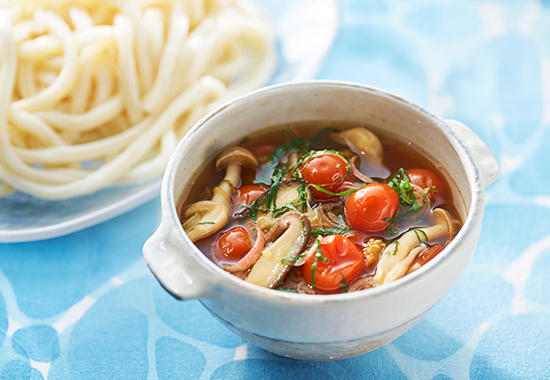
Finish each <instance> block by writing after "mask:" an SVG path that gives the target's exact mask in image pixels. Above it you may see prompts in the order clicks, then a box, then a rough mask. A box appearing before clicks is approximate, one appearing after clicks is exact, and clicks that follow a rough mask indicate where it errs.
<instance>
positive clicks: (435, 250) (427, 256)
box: [411, 244, 443, 266]
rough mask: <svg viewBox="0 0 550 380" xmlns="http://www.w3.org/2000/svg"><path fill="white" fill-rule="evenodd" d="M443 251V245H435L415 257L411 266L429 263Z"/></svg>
mask: <svg viewBox="0 0 550 380" xmlns="http://www.w3.org/2000/svg"><path fill="white" fill-rule="evenodd" d="M441 251H443V247H442V246H441V245H439V244H436V245H433V246H431V247H430V248H428V249H427V250H425V251H424V252H422V253H421V254H420V255H419V256H418V257H417V258H416V259H414V261H413V263H412V264H411V266H413V265H415V264H420V265H421V266H422V265H424V264H426V263H428V262H429V261H430V260H431V259H433V258H434V257H436V256H437V255H439V252H441Z"/></svg>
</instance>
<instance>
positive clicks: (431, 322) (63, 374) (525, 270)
mask: <svg viewBox="0 0 550 380" xmlns="http://www.w3.org/2000/svg"><path fill="white" fill-rule="evenodd" d="M342 5H343V12H342V20H343V23H344V26H343V29H342V32H341V36H340V38H339V40H337V43H336V47H335V48H334V50H333V52H332V54H331V55H330V56H329V58H328V62H327V64H326V66H325V68H324V70H323V71H322V74H321V76H322V77H324V78H330V79H344V80H356V81H361V82H365V83H368V84H372V85H376V86H378V87H384V88H387V89H389V90H391V91H394V92H398V93H402V94H404V95H405V96H407V97H409V98H412V99H413V100H416V101H417V102H419V103H421V104H424V105H425V106H426V107H428V108H429V109H430V110H431V111H433V112H434V113H437V114H439V115H440V116H442V117H454V118H458V119H461V120H462V121H464V122H466V123H467V124H470V127H472V128H473V129H474V130H476V132H478V133H479V134H480V135H481V136H482V137H483V138H484V139H486V141H487V143H488V144H489V146H490V147H491V149H493V150H494V151H495V153H496V155H497V158H498V159H499V161H500V163H501V166H502V174H501V178H500V179H499V180H498V181H497V182H496V183H495V184H493V185H492V186H491V187H490V188H489V189H488V193H487V195H488V197H487V199H488V207H489V209H488V212H487V215H486V221H487V220H488V221H490V222H491V223H493V224H486V225H485V226H484V232H483V233H482V238H481V239H482V241H481V243H480V247H479V248H478V250H477V252H476V255H475V257H474V260H473V262H472V264H471V266H470V267H469V269H468V270H467V272H466V274H465V277H464V279H463V280H461V281H460V282H459V285H457V286H458V287H459V289H457V290H453V291H452V292H451V294H450V295H449V297H448V299H450V301H448V299H446V300H444V301H443V302H442V304H441V305H439V306H438V307H436V308H435V309H434V311H433V312H432V313H431V314H430V315H429V316H428V317H427V318H426V320H425V321H426V322H424V321H423V322H421V324H420V325H419V326H417V327H416V328H413V329H412V330H411V331H410V332H409V333H407V334H405V336H403V337H402V338H400V339H398V340H397V341H395V342H394V343H391V344H389V345H387V346H386V347H384V348H381V349H379V350H377V351H375V352H373V353H370V354H367V355H364V356H362V357H360V358H355V359H351V360H348V361H344V362H337V363H325V364H313V363H310V364H308V365H307V366H303V365H301V364H297V363H296V362H293V361H290V360H286V359H282V358H278V357H275V356H272V355H270V354H267V353H265V352H263V351H261V350H259V349H257V348H255V347H253V346H250V345H248V344H243V343H242V342H239V340H238V339H237V338H227V339H228V340H231V339H234V340H235V339H236V340H235V342H236V343H235V344H232V345H229V346H228V347H226V346H224V344H221V343H220V342H218V341H216V340H215V338H212V337H211V336H208V335H204V334H203V335H204V336H206V337H205V338H201V336H203V335H201V334H200V329H206V328H212V326H215V323H216V322H212V321H210V320H209V319H208V318H209V317H206V318H205V319H204V325H203V326H201V325H198V326H195V327H193V328H195V329H196V330H192V329H191V330H185V331H186V332H185V333H182V332H181V331H180V330H179V329H180V327H181V326H180V327H174V325H173V324H172V322H167V319H166V316H165V315H164V313H165V311H162V310H160V309H159V308H158V307H155V306H154V305H153V304H152V302H149V301H148V298H147V297H145V296H146V295H145V296H144V297H145V298H146V299H145V300H143V299H141V298H140V297H136V298H135V299H133V298H129V299H128V300H127V302H128V305H130V306H131V307H133V308H134V309H135V310H138V311H139V313H140V315H143V316H144V317H145V319H146V321H147V326H148V327H147V331H146V336H147V339H146V342H147V343H146V345H147V347H146V348H145V349H146V363H145V367H146V372H145V374H146V377H148V378H151V379H157V378H170V377H169V376H168V377H167V375H166V373H169V372H162V370H165V369H168V370H170V368H172V367H170V365H167V364H166V362H165V361H163V360H164V359H165V357H163V356H162V355H157V351H156V349H155V347H156V346H155V344H156V342H157V341H158V340H159V339H162V338H164V337H167V338H171V339H174V341H175V342H181V343H182V344H183V343H184V344H186V345H187V346H185V347H191V348H192V349H196V350H197V352H199V354H197V355H196V356H194V357H188V358H187V357H175V358H171V359H173V363H179V367H178V366H175V365H173V368H176V367H178V368H183V369H184V372H173V373H172V376H173V377H174V378H177V377H181V378H194V377H197V378H202V379H209V378H211V377H215V378H235V379H236V378H245V377H247V376H246V375H248V377H247V378H260V376H261V377H266V378H279V376H278V375H281V376H283V374H284V376H285V377H288V376H292V375H294V376H296V377H297V376H301V377H308V376H313V375H318V377H320V378H323V376H324V375H327V376H332V377H333V378H397V377H399V376H400V377H406V378H408V379H411V380H417V379H433V378H451V379H456V380H458V379H469V378H483V379H500V378H533V379H537V378H548V376H549V375H548V373H549V369H548V367H549V364H548V357H550V349H549V345H548V343H550V335H549V333H548V330H550V328H549V327H548V326H549V325H548V324H547V323H548V322H549V321H550V317H549V316H550V305H549V303H550V301H549V297H548V287H547V285H546V284H547V283H548V282H549V281H550V275H548V274H546V275H545V274H544V273H550V268H548V267H546V268H544V267H542V268H541V266H543V265H546V266H548V264H549V263H550V260H549V259H548V256H549V255H550V218H549V216H550V211H549V209H550V190H549V188H548V187H545V186H543V185H544V184H548V183H549V182H548V180H546V182H544V181H543V185H541V186H537V184H538V179H537V177H536V176H537V174H536V173H537V172H536V170H535V169H540V168H542V169H546V170H547V172H548V169H550V164H549V162H550V160H548V159H546V160H547V161H546V162H545V163H544V162H543V163H542V164H541V163H539V164H533V158H536V157H540V154H541V152H543V151H545V150H546V148H547V147H549V146H550V142H549V140H550V136H549V128H548V126H549V125H550V10H549V9H548V6H549V5H550V4H549V2H548V1H542V2H538V1H506V2H497V1H481V2H479V1H473V0H472V1H466V2H465V1H458V0H457V1H446V2H444V3H441V2H440V1H436V0H427V1H418V2H414V3H411V2H406V1H399V0H392V1H389V0H388V1H382V0H379V1H369V2H366V1H363V0H348V1H342ZM362 33H363V34H364V36H363V35H362ZM362 37H365V38H362ZM508 44H509V45H508ZM507 46H510V48H509V49H512V50H513V51H508V50H507ZM524 46H527V48H526V50H521V51H516V50H515V49H516V48H519V49H521V48H522V47H524ZM529 47H531V48H532V49H531V50H529ZM407 51H408V52H407ZM411 51H412V53H411ZM503 52H504V53H503ZM533 52H534V53H533ZM531 53H533V57H532V58H531V61H529V60H528V59H526V61H527V62H528V63H529V62H530V64H531V65H530V66H529V64H527V66H518V67H517V71H514V70H513V69H514V68H512V69H510V68H507V69H502V66H501V64H503V63H502V60H503V57H504V58H506V57H512V58H514V56H515V55H516V54H517V55H520V54H525V55H529V54H531ZM521 62H525V61H520V63H521ZM530 67H535V68H536V69H535V70H526V69H528V68H530ZM507 70H508V71H507ZM527 71H529V73H530V74H529V75H531V74H532V75H534V76H535V80H534V81H533V79H532V78H531V77H529V76H527V77H525V75H524V74H526V72H527ZM514 72H515V73H516V74H514V75H517V79H518V81H517V82H514V81H512V80H508V79H509V78H508V77H507V76H508V74H510V73H514ZM415 75H416V76H417V77H420V79H418V78H417V77H415ZM476 75H480V76H479V77H478V76H476ZM537 78H538V79H537ZM526 82H527V83H531V82H533V83H537V86H540V91H538V90H536V89H532V90H533V91H532V92H533V94H531V92H530V91H531V88H527V89H526V88H524V87H525V86H524V87H522V85H524V83H526ZM503 83H504V84H503ZM526 96H527V98H528V100H529V102H525V107H524V108H522V107H520V112H517V113H514V112H511V111H510V109H514V107H515V105H514V103H515V102H518V103H521V102H524V99H525V97H526ZM521 104H523V103H521ZM533 104H539V106H537V107H533V106H532V105H533ZM530 165H531V166H533V165H535V169H533V171H532V173H533V175H534V176H535V177H528V176H527V175H525V174H522V173H523V172H525V170H526V169H528V168H529V167H530ZM536 165H538V166H536ZM527 173H530V172H529V171H528V170H527ZM545 175H547V174H545ZM530 180H532V181H533V182H532V183H530ZM522 183H524V184H525V185H531V186H535V190H532V189H531V190H529V191H522V190H521V186H520V184H522ZM518 189H520V190H519V191H518ZM147 212H150V208H147V209H145V210H137V211H135V213H136V214H135V215H138V216H139V215H141V214H143V213H147ZM140 213H141V214H140ZM535 214H536V215H535ZM141 217H144V218H147V217H148V215H145V216H143V215H141ZM503 218H508V219H507V220H505V221H503V220H502V219H503ZM109 223H111V224H109ZM117 223H119V222H118V221H117V220H115V221H112V222H108V223H106V224H105V225H106V226H107V227H105V228H110V226H113V227H117ZM499 223H500V224H499ZM525 225H527V226H528V228H525V227H524V226H525ZM118 228H120V227H118ZM147 231H149V232H152V228H150V229H149V230H147ZM149 232H146V233H142V234H141V235H143V236H141V235H140V238H145V237H146V235H147V233H149ZM511 235H517V236H515V237H514V238H512V237H511ZM79 236H82V235H78V234H77V235H75V237H74V239H73V240H72V241H77V240H78V239H79ZM69 242H71V239H70V238H69ZM44 244H47V243H44ZM74 244H76V243H74ZM106 248H107V247H102V248H97V249H106ZM10 249H13V250H14V252H15V250H16V249H15V248H14V246H9V245H8V246H0V253H2V251H1V250H6V251H10ZM36 249H40V246H38V247H37V248H36ZM65 249H71V247H70V244H69V247H68V248H65ZM8 253H9V252H8ZM112 254H113V255H116V254H117V252H116V251H115V252H112ZM501 254H502V255H501ZM500 255H501V256H500ZM139 256H140V255H139V252H137V253H136V257H135V264H134V265H132V266H130V267H129V268H127V269H124V270H121V271H120V272H117V273H116V275H114V276H112V277H111V278H110V279H108V280H107V281H104V283H103V284H102V285H101V286H98V287H97V286H96V287H95V288H93V289H92V290H90V291H89V292H88V294H87V295H86V296H84V297H83V298H81V299H80V300H79V301H78V302H76V303H74V304H73V305H72V306H71V307H69V308H67V309H66V310H64V311H62V312H60V313H58V314H56V315H54V316H53V317H47V318H31V317H29V316H27V315H26V314H25V313H24V312H22V311H21V310H20V307H19V304H18V294H17V290H14V289H16V288H15V287H14V286H12V284H11V282H10V277H9V276H8V275H6V274H5V273H4V272H2V271H0V295H1V296H2V298H3V300H4V302H5V303H6V311H7V316H8V327H7V331H6V338H5V339H4V341H3V344H2V346H1V347H0V377H2V376H4V375H6V374H7V375H6V376H7V378H9V375H10V374H14V373H16V372H17V368H16V369H14V368H15V367H14V366H13V365H12V363H15V362H17V361H20V362H25V363H27V366H28V367H29V368H32V369H33V370H32V372H28V373H27V374H28V377H27V378H32V379H39V378H44V379H47V378H50V379H58V378H70V377H75V372H74V371H75V369H74V367H73V366H72V363H73V362H74V360H76V359H75V355H78V354H77V353H75V347H74V342H73V341H72V338H74V335H76V334H80V333H81V332H80V331H79V332H78V333H77V332H75V331H76V330H77V328H78V325H79V323H81V321H83V320H84V319H85V318H86V316H87V315H90V314H89V313H91V312H93V311H94V310H99V306H101V305H100V304H108V305H110V304H109V302H112V301H108V299H109V297H113V296H114V294H116V292H118V291H119V290H120V289H122V290H124V289H126V290H127V288H128V287H132V286H134V285H133V284H136V283H138V282H140V281H145V282H146V286H145V288H144V289H157V290H158V285H157V284H156V283H155V282H154V281H153V280H152V279H151V275H150V273H149V272H148V271H147V269H146V268H145V266H144V264H143V262H142V261H141V258H140V257H139ZM1 264H2V262H1V261H0V266H1ZM21 265H24V263H21ZM541 273H543V274H542V275H541ZM52 281H55V279H52ZM470 281H473V285H470ZM476 281H478V282H479V284H480V285H484V286H485V289H484V288H483V287H480V288H477V287H476V286H477V284H478V282H476ZM484 281H485V282H484ZM128 284H130V285H128ZM71 285H72V284H70V283H69V284H67V286H71ZM75 286H76V285H75ZM488 288H490V289H488ZM140 289H142V288H140ZM533 289H535V290H536V289H538V290H539V291H540V290H543V291H545V292H546V295H544V294H542V295H541V296H533ZM487 290H489V291H490V292H489V293H488V294H489V295H488V296H484V293H486V291H487ZM151 291H152V290H151ZM155 291H156V290H155ZM155 294H157V293H155ZM151 297H153V296H151ZM484 297H485V298H484ZM498 297H502V299H501V298H498ZM153 298H154V299H155V300H156V301H158V296H154V297H153ZM153 298H151V299H153ZM116 306H117V305H116V304H114V303H113V304H112V307H113V310H119V309H117V308H116ZM193 310H195V309H193ZM0 311H1V310H0ZM113 313H115V311H113ZM195 313H196V311H195ZM94 315H95V314H94ZM0 317H1V315H0ZM0 322H1V321H0ZM128 322H129V323H130V322H131V321H130V320H129V321H128ZM101 323H102V322H101V320H97V324H98V325H101ZM38 325H43V326H44V325H45V326H51V327H52V328H53V330H55V332H56V333H57V335H58V338H57V337H56V339H58V341H59V352H58V354H56V355H55V359H54V360H52V361H48V360H43V359H40V357H39V356H40V355H38V354H36V353H33V349H36V348H37V347H39V346H40V344H41V343H40V342H36V343H35V345H36V346H32V344H31V343H29V342H19V343H21V345H19V346H18V342H15V341H14V338H13V337H14V334H17V332H18V331H21V330H22V329H26V328H29V327H32V326H38ZM0 326H1V324H0ZM183 328H186V327H185V326H184V327H183ZM98 331H99V330H98ZM197 331H198V332H199V333H197ZM442 335H443V336H445V339H443V338H441V336H442ZM447 338H448V339H447ZM224 339H225V338H224ZM415 339H419V341H418V342H415V341H414V340H415ZM422 339H425V340H422ZM222 343H223V342H222ZM232 343H234V342H232ZM90 344H91V343H90ZM530 346H531V348H532V349H528V348H526V347H530ZM16 347H19V348H16ZM136 349H137V348H136ZM25 352H26V354H24V353H25ZM527 353H528V354H527ZM518 354H519V355H522V354H524V355H526V356H523V359H522V360H516V359H517V357H516V355H518ZM37 355H38V356H37ZM94 355H95V356H93V357H90V361H92V360H96V359H97V358H98V357H101V353H99V354H98V353H95V354H94ZM164 355H165V356H166V355H167V354H166V353H165V354H164ZM174 355H176V353H174ZM537 355H538V356H537ZM25 356H28V357H30V359H28V358H25ZM168 356H169V354H168ZM531 357H532V359H531ZM203 358H204V363H203V364H197V363H199V362H200V363H202V362H201V360H203ZM541 358H542V360H541ZM544 358H546V360H545V359H544ZM103 359H105V360H107V362H108V358H103ZM239 363H247V366H241V367H239V366H238V365H237V364H239ZM259 363H260V364H259ZM261 363H263V364H261ZM266 363H268V364H266ZM114 364H115V363H113V365H114ZM10 365H12V366H11V367H10ZM94 365H95V364H93V363H91V364H90V368H89V372H87V374H88V375H86V373H84V372H78V371H77V372H78V373H77V374H80V376H81V377H83V378H97V376H96V375H97V372H94ZM195 366H198V367H197V368H198V370H197V372H186V371H192V370H193V368H195ZM528 366H529V368H527V367H528ZM29 368H27V369H28V370H29V371H30V369H29ZM2 371H4V373H2ZM6 371H12V372H6ZM13 371H15V372H13ZM262 371H263V372H262ZM265 371H269V372H265ZM293 371H295V372H293ZM17 373H19V372H17ZM191 373H195V376H193V375H191ZM186 374H188V375H189V376H190V377H188V376H187V375H186ZM268 375H269V376H268ZM325 377H326V376H325Z"/></svg>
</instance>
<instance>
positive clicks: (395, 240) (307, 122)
mask: <svg viewBox="0 0 550 380" xmlns="http://www.w3.org/2000/svg"><path fill="white" fill-rule="evenodd" d="M497 176H498V164H497V162H496V160H495V159H494V157H493V155H492V154H491V152H490V151H489V150H488V148H487V147H486V146H485V144H484V143H483V142H482V141H481V140H480V139H479V138H478V137H477V136H476V135H475V134H474V133H473V132H472V131H471V130H469V129H468V128H467V127H466V126H464V125H463V124H460V123H458V122H456V121H442V120H440V119H438V118H437V117H435V116H433V115H431V114H430V113H428V112H427V111H425V110H424V109H422V108H421V107H419V106H417V105H415V104H413V103H411V102H409V101H406V100H404V99H402V98H399V97H397V96H395V95H392V94H389V93H387V92H384V91H380V90H377V89H373V88H370V87H366V86H362V85H356V84H349V83H342V82H320V81H314V82H307V83H297V84H287V85H279V86H273V87H268V88H265V89H262V90H259V91H256V92H253V93H250V94H248V95H245V96H243V97H241V98H238V99H236V100H234V101H232V102H231V103H229V104H226V105H225V106H223V107H221V108H219V109H218V110H216V111H214V112H212V113H211V114H210V115H208V116H207V117H205V118H204V119H202V120H201V121H200V122H199V123H198V124H197V125H196V126H195V127H194V129H193V130H192V131H191V132H190V133H189V135H188V136H187V137H186V138H185V139H184V140H183V141H182V142H181V143H180V145H179V147H178V148H177V150H176V152H175V153H174V155H173V156H172V159H171V161H170V164H169V165H168V168H167V171H166V174H165V177H164V180H163V187H162V195H161V197H162V221H161V225H160V227H159V229H158V230H157V232H156V233H155V234H154V235H153V236H152V237H151V238H150V239H149V240H148V241H147V243H146V244H145V246H144V255H145V259H146V261H147V263H148V265H149V267H150V268H151V270H152V272H153V273H154V274H155V276H156V277H157V278H158V280H159V281H160V283H161V284H162V285H163V286H164V288H165V289H166V290H167V291H168V292H170V293H171V294H172V295H173V296H174V297H176V298H178V299H182V300H187V299H199V300H200V301H201V303H202V304H203V305H204V307H205V308H206V309H207V310H208V311H209V312H210V313H211V314H212V315H213V316H214V317H216V318H217V319H218V320H220V321H221V322H222V323H223V324H224V325H225V326H227V327H228V328H230V329H231V330H232V331H234V332H235V333H237V334H239V335H240V336H242V337H243V338H245V339H247V340H249V341H250V342H252V343H254V344H256V345H258V346H260V347H262V348H264V349H266V350H268V351H271V352H274V353H277V354H280V355H284V356H288V357H293V358H297V359H305V360H334V359H342V358H346V357H351V356H355V355H359V354H362V353H365V352H368V351H370V350H373V349H375V348H377V347H379V346H381V345H383V344H385V343H387V342H389V341H391V340H393V339H395V338H397V337H398V336H400V335H401V334H403V333H404V332H406V331H407V330H408V329H410V328H411V327H412V326H414V325H415V324H416V323H417V322H418V321H419V320H420V319H421V318H422V317H423V316H425V315H426V314H427V313H428V312H429V310H431V309H432V308H433V307H434V306H435V305H436V304H437V303H438V302H439V301H440V300H441V299H442V298H443V297H444V296H445V294H446V293H447V292H448V291H449V290H450V289H451V287H452V286H453V285H454V283H455V282H456V281H457V280H458V278H459V277H460V276H461V274H462V273H463V272H464V270H465V269H466V266H467V265H468V263H469V261H470V259H471V257H472V254H473V252H474V249H475V245H476V243H477V240H478V237H479V232H480V229H481V222H482V215H483V207H484V188H485V186H487V185H488V184H489V183H491V182H492V181H493V180H495V179H496V178H497ZM197 328H200V326H197Z"/></svg>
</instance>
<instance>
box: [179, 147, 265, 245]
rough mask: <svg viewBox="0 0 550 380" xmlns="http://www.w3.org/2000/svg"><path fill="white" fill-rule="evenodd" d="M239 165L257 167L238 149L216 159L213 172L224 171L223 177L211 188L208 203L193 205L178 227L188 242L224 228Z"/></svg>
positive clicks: (230, 149) (252, 160) (244, 151)
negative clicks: (215, 170)
mask: <svg viewBox="0 0 550 380" xmlns="http://www.w3.org/2000/svg"><path fill="white" fill-rule="evenodd" d="M243 165H248V166H258V161H257V160H256V158H255V157H254V155H253V154H252V153H250V152H249V151H248V150H246V149H244V148H241V147H235V148H229V149H227V150H226V151H225V152H223V153H222V154H221V156H220V157H219V158H218V161H217V162H216V168H217V169H218V170H223V169H225V176H224V178H223V180H222V181H221V182H220V183H219V184H218V186H216V187H215V188H214V195H213V196H212V200H211V201H200V202H196V203H194V204H192V205H191V206H190V207H188V208H187V209H186V210H184V212H183V220H184V221H183V224H182V227H183V229H184V230H185V232H186V233H187V236H188V237H189V239H191V241H193V242H195V241H197V240H201V239H204V238H206V237H208V236H211V235H213V234H215V233H216V232H218V231H219V230H221V229H222V228H223V227H224V226H225V225H226V224H227V222H228V221H229V219H230V217H231V207H232V204H231V194H233V192H234V191H235V187H236V186H237V185H238V183H239V179H240V177H241V167H242V166H243Z"/></svg>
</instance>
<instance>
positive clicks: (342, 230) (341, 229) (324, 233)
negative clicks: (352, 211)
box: [311, 226, 351, 236]
mask: <svg viewBox="0 0 550 380" xmlns="http://www.w3.org/2000/svg"><path fill="white" fill-rule="evenodd" d="M349 231H351V229H350V228H347V227H344V226H338V227H334V228H331V229H319V230H311V234H312V235H319V236H329V235H343V234H345V233H346V232H349Z"/></svg>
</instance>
